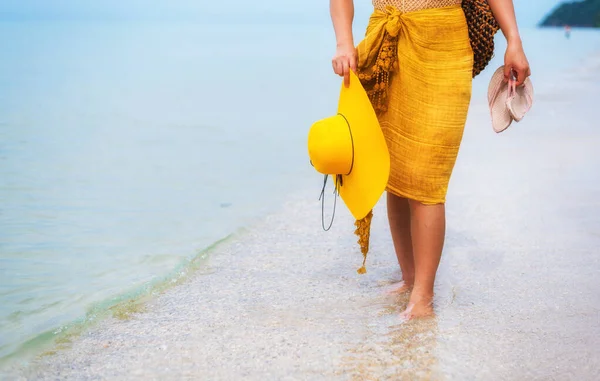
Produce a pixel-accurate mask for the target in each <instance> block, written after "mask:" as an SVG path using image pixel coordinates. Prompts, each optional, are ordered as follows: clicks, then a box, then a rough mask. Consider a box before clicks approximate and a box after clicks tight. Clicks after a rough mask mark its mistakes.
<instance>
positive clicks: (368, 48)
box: [356, 6, 404, 115]
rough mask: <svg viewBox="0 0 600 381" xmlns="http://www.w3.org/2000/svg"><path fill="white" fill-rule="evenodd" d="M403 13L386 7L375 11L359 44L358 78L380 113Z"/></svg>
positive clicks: (384, 107) (395, 59)
mask: <svg viewBox="0 0 600 381" xmlns="http://www.w3.org/2000/svg"><path fill="white" fill-rule="evenodd" d="M403 17H404V15H403V13H402V12H400V11H399V10H398V9H397V8H395V7H392V6H388V7H386V10H385V11H381V10H375V12H373V14H372V15H371V20H370V21H369V28H367V33H366V35H365V38H364V39H363V40H362V41H361V42H360V43H359V44H358V46H357V48H356V50H357V54H358V70H357V71H358V78H359V79H360V81H361V83H362V85H363V87H364V88H365V90H366V92H367V95H368V96H369V99H370V100H371V103H372V105H373V108H374V109H375V112H376V113H377V114H378V115H379V114H381V113H384V112H385V111H387V102H388V88H389V84H390V76H391V74H392V73H394V72H395V71H397V70H398V37H399V35H400V33H401V31H402V29H403V28H404V20H403Z"/></svg>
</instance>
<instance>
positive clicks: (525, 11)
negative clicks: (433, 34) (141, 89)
mask: <svg viewBox="0 0 600 381" xmlns="http://www.w3.org/2000/svg"><path fill="white" fill-rule="evenodd" d="M354 2H355V5H356V8H357V13H359V14H361V13H364V14H367V13H368V12H369V11H370V8H371V5H370V0H355V1H354ZM561 2H562V1H561V0H514V3H515V8H516V10H517V18H518V21H519V24H520V25H521V26H534V25H536V24H537V23H538V22H539V21H540V20H541V19H542V18H543V17H544V15H546V14H547V13H548V12H549V11H550V10H551V9H552V8H553V7H555V6H556V5H557V4H559V3H561ZM327 12H328V1H327V0H255V1H249V0H227V1H225V2H223V1H220V0H96V1H93V0H86V1H82V0H0V20H2V19H5V20H6V19H10V20H23V19H50V18H68V19H82V20H85V19H104V18H113V19H119V18H124V19H127V18H187V19H190V18H199V19H203V18H204V19H211V20H212V21H215V18H219V19H222V20H224V21H226V19H227V18H228V17H231V18H232V20H233V21H236V20H244V19H246V20H247V19H251V20H252V21H254V22H259V21H260V20H265V21H268V20H271V19H274V18H279V19H280V20H281V19H282V20H284V21H285V20H289V21H293V20H303V21H322V20H325V19H326V18H328V13H327Z"/></svg>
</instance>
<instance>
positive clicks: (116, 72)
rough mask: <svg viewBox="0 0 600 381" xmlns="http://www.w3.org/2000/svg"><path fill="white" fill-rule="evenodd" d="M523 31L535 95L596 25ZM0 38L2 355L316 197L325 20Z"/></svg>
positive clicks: (59, 24)
mask: <svg viewBox="0 0 600 381" xmlns="http://www.w3.org/2000/svg"><path fill="white" fill-rule="evenodd" d="M357 16H358V15H357ZM362 16H364V17H362V18H359V17H357V19H358V22H357V36H358V35H360V34H362V28H364V25H365V24H366V14H365V15H362ZM213 21H214V20H213ZM233 23H235V25H232V24H233ZM522 34H523V39H524V43H525V47H526V49H527V52H528V54H529V59H530V61H531V64H532V71H533V77H532V78H533V80H534V81H535V86H536V90H539V91H542V92H543V91H544V89H551V88H552V87H553V86H558V85H559V84H560V81H561V78H563V76H562V75H563V74H564V73H565V72H569V71H574V70H577V69H578V67H579V66H578V65H580V63H581V62H584V60H585V58H586V57H587V56H588V55H589V54H590V53H591V52H594V51H596V50H598V48H599V47H600V34H599V33H597V32H594V31H584V30H574V31H573V34H572V37H571V39H569V40H567V39H565V38H564V36H563V34H562V31H560V30H552V29H549V30H537V29H523V31H522ZM0 36H2V38H0V52H2V58H1V59H0V358H4V359H6V358H9V357H14V356H17V357H18V355H19V353H21V352H22V351H24V350H25V349H27V348H29V347H32V346H33V347H35V345H36V344H37V343H38V342H39V341H43V339H45V338H48V337H51V336H52V335H54V333H56V332H58V331H60V329H61V327H65V326H68V325H69V324H71V323H72V322H73V321H76V320H78V319H82V318H83V317H85V316H86V314H88V316H89V312H90V311H94V310H95V309H98V308H99V306H101V307H102V308H104V307H107V306H110V305H111V301H115V300H118V299H119V297H120V296H123V295H127V294H128V293H134V292H135V290H139V289H140V287H143V286H144V285H145V284H148V283H149V282H152V281H155V280H156V279H160V278H161V277H162V276H164V275H165V274H168V273H171V272H172V271H173V270H174V269H177V268H181V266H182V264H183V266H184V267H185V263H186V261H190V260H191V259H193V258H195V257H197V256H198V255H201V254H202V252H203V251H204V250H205V249H206V248H207V247H209V246H211V245H212V244H213V243H214V242H216V241H218V240H220V239H222V238H224V237H228V236H229V235H230V234H232V233H234V232H235V231H237V230H239V229H240V228H242V227H244V226H247V225H249V224H252V223H253V221H256V220H257V219H260V218H261V216H263V215H265V214H266V213H268V212H269V211H270V210H272V209H274V208H276V207H277V206H278V205H279V204H280V203H281V202H282V201H284V200H285V199H286V196H287V195H288V194H290V193H294V192H296V191H297V190H298V189H305V188H308V187H313V188H314V190H315V199H316V197H317V196H318V192H319V189H318V187H319V181H320V177H319V176H318V175H316V174H315V173H314V171H313V170H312V168H311V167H310V165H309V163H308V159H307V156H306V148H305V138H306V133H307V129H308V127H309V126H310V124H311V123H312V122H313V121H314V120H316V119H319V118H322V117H326V116H329V115H330V114H331V113H333V112H335V106H336V97H337V93H338V91H339V86H340V81H339V78H337V77H335V76H334V75H333V74H332V72H331V66H330V58H331V56H332V54H333V53H334V46H335V42H334V39H333V32H332V29H331V27H330V26H329V24H328V23H326V22H323V20H321V21H319V22H281V23H267V24H264V23H262V24H261V23H250V22H248V23H245V22H244V20H233V21H230V22H229V23H228V21H227V20H220V21H219V22H210V23H208V22H193V21H190V20H185V21H184V22H172V21H171V22H168V21H131V20H130V21H124V20H110V21H98V20H95V21H91V22H83V21H76V20H52V19H50V20H48V19H42V20H27V21H15V20H5V21H1V22H0ZM357 39H358V37H357ZM503 46H504V44H503V42H502V39H501V38H499V39H498V56H497V57H496V58H495V59H494V61H493V62H492V64H491V67H492V68H495V67H497V66H498V65H500V63H501V58H502V54H501V53H502V49H503ZM492 72H493V69H489V70H488V71H486V72H485V73H484V74H482V75H481V76H480V77H479V78H478V79H477V80H476V81H475V84H474V95H473V96H474V98H473V99H474V102H484V101H485V99H484V96H485V90H486V86H487V80H488V79H489V77H490V76H491V73H492ZM233 239H235V238H233Z"/></svg>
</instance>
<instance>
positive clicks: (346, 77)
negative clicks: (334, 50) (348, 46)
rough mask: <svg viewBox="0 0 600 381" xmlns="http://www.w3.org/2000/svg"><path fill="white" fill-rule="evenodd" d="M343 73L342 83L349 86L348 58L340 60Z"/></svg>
mask: <svg viewBox="0 0 600 381" xmlns="http://www.w3.org/2000/svg"><path fill="white" fill-rule="evenodd" d="M342 66H343V73H344V84H345V85H346V87H348V86H350V60H349V59H345V60H343V61H342Z"/></svg>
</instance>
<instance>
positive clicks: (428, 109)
mask: <svg viewBox="0 0 600 381" xmlns="http://www.w3.org/2000/svg"><path fill="white" fill-rule="evenodd" d="M357 51H358V74H359V78H360V79H361V82H363V85H364V86H365V89H366V90H367V93H368V94H369V96H370V98H371V101H372V102H373V105H374V107H375V110H376V111H377V113H378V117H379V122H380V124H381V128H382V130H383V133H384V135H385V138H386V141H387V144H388V148H389V151H390V158H391V171H390V178H389V182H388V186H387V190H388V192H391V193H392V194H395V195H397V196H401V197H405V198H408V199H412V200H417V201H420V202H422V203H424V204H439V203H444V202H445V200H446V192H447V189H448V183H449V180H450V175H451V174H452V170H453V168H454V164H455V162H456V158H457V155H458V150H459V147H460V143H461V140H462V136H463V130H464V126H465V122H466V118H467V111H468V108H469V103H470V100H471V81H472V73H473V51H472V50H471V44H470V40H469V33H468V28H467V21H466V19H465V15H464V12H463V10H462V8H461V6H460V5H456V6H450V7H444V8H430V9H423V10H417V11H412V12H407V13H402V12H400V11H399V10H398V9H396V8H394V7H391V6H388V7H387V8H386V9H385V11H382V10H375V12H374V13H373V15H372V16H371V18H370V21H369V25H368V27H367V32H366V36H365V38H364V40H363V41H362V42H361V43H360V44H359V45H358V47H357Z"/></svg>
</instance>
